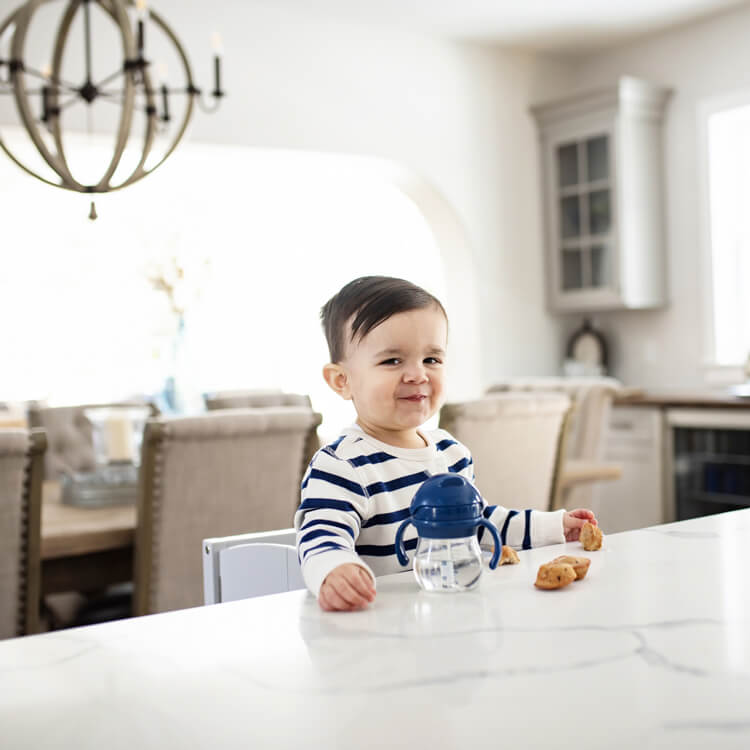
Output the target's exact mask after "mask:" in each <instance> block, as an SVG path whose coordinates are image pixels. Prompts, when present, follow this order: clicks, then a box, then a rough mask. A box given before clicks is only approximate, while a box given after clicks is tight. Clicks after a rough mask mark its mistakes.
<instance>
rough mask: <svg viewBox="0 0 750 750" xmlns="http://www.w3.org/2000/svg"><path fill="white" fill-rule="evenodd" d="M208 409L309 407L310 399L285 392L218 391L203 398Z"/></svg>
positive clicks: (306, 396) (301, 394) (300, 394)
mask: <svg viewBox="0 0 750 750" xmlns="http://www.w3.org/2000/svg"><path fill="white" fill-rule="evenodd" d="M203 400H204V401H205V403H206V409H208V410H209V411H213V410H215V409H252V408H258V407H266V406H308V407H310V408H312V404H311V402H310V397H309V396H308V395H306V394H304V393H284V392H283V391H272V390H271V391H261V390H257V391H252V390H250V391H216V392H215V393H207V394H205V395H204V396H203Z"/></svg>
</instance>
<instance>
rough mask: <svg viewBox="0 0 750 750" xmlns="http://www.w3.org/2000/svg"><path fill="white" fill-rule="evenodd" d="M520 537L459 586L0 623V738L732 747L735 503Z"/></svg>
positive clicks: (737, 585)
mask: <svg viewBox="0 0 750 750" xmlns="http://www.w3.org/2000/svg"><path fill="white" fill-rule="evenodd" d="M563 549H567V550H569V551H570V552H571V553H574V554H575V553H579V554H580V553H583V552H582V549H581V546H580V545H579V544H577V543H576V544H572V543H571V544H567V545H559V546H555V547H544V548H540V549H536V550H530V551H528V552H521V553H520V557H521V563H520V565H516V566H505V567H502V568H498V569H497V570H496V571H486V573H485V575H483V577H482V581H481V584H480V587H479V589H478V590H477V591H474V592H470V593H464V594H442V595H441V594H431V595H430V594H426V593H423V592H421V591H420V590H419V589H418V588H417V585H416V583H415V581H414V579H413V577H412V574H411V573H404V574H400V575H396V576H388V577H384V578H381V579H379V582H378V597H377V600H376V602H375V603H374V604H373V605H372V606H371V607H370V608H369V609H368V610H367V611H364V612H360V613H349V614H328V613H323V612H321V611H319V609H318V607H317V604H316V602H315V601H314V600H313V599H312V598H311V597H310V596H308V595H307V594H306V593H305V592H291V593H288V594H280V595H277V596H271V597H264V598H261V599H253V600H247V601H241V602H233V603H230V604H220V605H215V606H212V607H199V608H196V609H191V610H183V611H180V612H173V613H168V614H163V615H155V616H152V617H143V618H137V619H132V620H123V621H120V622H114V623H107V624H104V625H96V626H92V627H87V628H79V629H76V630H67V631H58V632H55V633H48V634H45V635H40V636H33V637H27V638H20V639H15V640H10V641H3V642H0V747H2V748H3V750H15V749H16V748H97V750H100V749H103V750H106V749H107V748H135V749H136V750H145V749H146V748H160V749H162V748H170V749H171V748H180V750H184V749H185V748H235V747H236V748H240V747H242V748H387V749H389V750H390V748H401V747H409V748H415V747H420V746H423V747H425V748H430V749H432V748H461V749H462V750H466V749H467V748H471V747H492V748H496V747H497V748H503V749H505V748H507V749H508V750H510V749H511V748H512V749H513V750H523V749H525V748H546V749H550V748H596V749H597V750H598V749H600V748H637V749H638V750H646V749H650V748H701V749H703V748H708V747H710V748H743V749H746V748H749V747H750V510H744V511H737V512H734V513H727V514H723V515H720V516H712V517H707V518H702V519H695V520H692V521H684V522H682V523H676V524H670V525H667V526H660V527H654V528H650V529H644V530H640V531H631V532H625V533H622V534H614V535H611V536H608V537H606V538H605V545H604V548H603V549H602V550H601V551H600V552H591V553H583V554H587V555H588V556H589V557H590V558H591V560H592V562H591V568H590V570H589V573H588V576H587V578H586V579H585V580H583V581H580V582H575V583H573V584H571V585H570V586H568V587H567V588H565V589H562V590H560V591H539V590H537V589H536V588H534V586H533V581H534V578H535V575H536V569H537V566H538V565H539V564H540V563H542V562H546V561H548V560H550V559H551V558H553V557H555V556H556V555H558V554H560V553H561V552H562V551H563Z"/></svg>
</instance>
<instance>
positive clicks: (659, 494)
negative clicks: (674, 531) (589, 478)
mask: <svg viewBox="0 0 750 750" xmlns="http://www.w3.org/2000/svg"><path fill="white" fill-rule="evenodd" d="M664 434H665V429H664V412H663V410H662V409H661V408H660V407H658V406H653V407H651V406H614V407H613V408H612V411H611V414H610V419H609V425H608V427H607V433H606V438H605V440H606V444H605V445H606V447H605V450H604V459H605V460H606V461H607V462H612V463H617V464H619V465H620V466H621V467H622V477H621V478H620V479H617V480H614V481H611V482H600V483H599V484H597V486H596V489H595V491H594V494H593V498H592V502H591V509H592V510H593V511H594V513H596V516H597V518H598V520H599V523H600V525H601V527H602V529H603V531H604V533H605V534H607V533H610V534H612V533H615V532H617V531H628V530H630V529H640V528H643V527H645V526H654V525H656V524H660V523H665V522H666V521H667V520H672V519H671V518H669V519H668V518H667V516H666V505H665V495H664V485H665V475H664V465H665V463H664Z"/></svg>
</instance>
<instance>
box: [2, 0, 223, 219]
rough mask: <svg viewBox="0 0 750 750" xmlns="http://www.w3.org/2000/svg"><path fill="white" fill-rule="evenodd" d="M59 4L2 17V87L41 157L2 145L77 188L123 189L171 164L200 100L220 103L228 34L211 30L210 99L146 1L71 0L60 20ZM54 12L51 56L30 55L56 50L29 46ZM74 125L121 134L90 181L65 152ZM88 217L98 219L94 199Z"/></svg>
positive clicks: (38, 172)
mask: <svg viewBox="0 0 750 750" xmlns="http://www.w3.org/2000/svg"><path fill="white" fill-rule="evenodd" d="M48 4H49V5H48ZM55 4H56V0H29V1H28V2H26V3H25V4H24V5H21V6H20V7H19V8H17V9H16V10H15V11H14V12H13V13H11V15H10V16H9V17H8V18H6V19H5V20H4V21H3V22H2V23H0V94H8V95H12V96H13V97H14V99H15V105H16V110H17V113H18V117H19V119H20V122H21V124H22V125H23V127H24V128H25V130H26V132H27V133H28V136H29V138H30V140H31V143H32V144H33V146H34V147H35V150H36V152H38V153H37V154H35V155H34V161H35V162H36V163H37V165H36V166H33V165H31V164H30V160H29V158H28V154H27V155H26V158H24V159H22V157H21V156H20V155H19V151H18V150H16V153H14V152H13V151H12V150H11V148H10V146H9V144H8V143H7V142H6V140H4V139H3V137H2V133H1V132H0V148H2V149H3V150H4V151H5V153H6V154H7V155H8V156H9V157H10V158H11V159H12V160H13V161H14V162H15V163H16V164H17V165H18V166H19V167H21V169H23V170H25V171H26V172H28V173H29V174H30V175H32V176H34V177H36V178H37V179H39V180H41V181H42V182H45V183H47V184H48V185H52V186H55V187H60V188H64V189H66V190H73V191H77V192H80V193H107V192H110V191H113V190H119V189H120V188H123V187H127V186H128V185H132V184H133V183H134V182H137V181H138V180H140V179H142V178H143V177H145V176H146V175H148V174H151V172H153V171H154V170H155V169H156V168H157V167H159V166H160V165H161V164H163V163H164V161H165V160H166V159H167V158H168V157H169V155H170V154H171V153H172V152H173V151H174V149H175V148H176V146H177V144H178V143H179V141H180V139H181V138H182V137H183V135H184V133H185V130H186V128H187V126H188V123H189V121H190V118H191V115H192V113H193V108H194V103H197V104H198V106H200V107H201V108H202V109H204V110H205V111H209V112H211V111H215V110H216V108H217V107H218V105H219V103H220V100H221V97H223V96H224V93H225V92H224V91H223V90H222V88H221V41H220V39H219V38H218V34H214V35H213V37H214V38H213V45H214V61H213V62H214V87H213V90H212V91H211V93H210V98H209V101H208V103H206V102H205V101H204V98H203V94H202V92H201V90H200V89H199V88H198V87H197V86H196V85H195V83H194V81H193V73H192V70H191V68H190V63H189V61H188V58H187V55H186V54H185V50H184V49H183V47H182V45H181V44H180V42H179V40H178V39H177V37H176V36H175V34H174V32H173V31H172V30H171V29H170V27H169V26H168V25H167V24H166V22H165V21H164V20H163V19H162V18H161V17H160V16H159V15H158V14H157V13H155V12H154V11H153V10H152V9H150V8H148V7H147V6H146V2H145V0H65V7H64V8H63V10H62V12H61V13H58V16H57V18H56V19H55V18H54V17H53V15H52V11H53V8H52V6H53V5H55ZM55 20H56V21H57V25H56V32H55V34H54V38H53V44H52V52H51V55H50V56H49V58H48V59H49V62H48V63H46V64H44V65H35V64H33V63H32V60H34V59H38V58H39V57H42V56H43V55H49V53H42V52H40V50H39V47H40V42H39V40H38V37H39V35H37V38H35V39H34V42H35V43H36V46H33V47H32V46H31V45H30V44H28V42H29V41H30V39H31V37H32V36H34V34H33V33H32V32H34V31H37V30H38V29H47V30H49V28H50V27H53V28H54V26H55V23H54V21H55ZM95 41H96V42H97V45H96V47H95V45H94V42H95ZM147 42H148V44H149V51H151V47H152V46H153V49H154V54H153V55H151V56H147V53H146V47H147ZM152 43H153V44H152ZM27 47H31V49H30V50H29V49H27ZM156 55H163V57H164V59H165V60H166V59H169V60H170V63H171V65H172V70H170V71H169V72H170V73H171V72H172V71H173V70H176V71H177V73H176V75H177V80H178V82H179V83H178V85H170V84H168V82H167V77H168V68H167V63H166V62H163V61H160V60H159V58H158V57H156ZM169 77H170V78H171V76H169ZM100 105H101V106H100ZM95 110H96V112H97V114H96V116H95V114H94V112H95ZM102 110H104V111H102ZM76 127H78V129H79V130H81V131H87V132H89V133H92V132H96V133H107V134H110V135H113V136H114V138H113V139H112V145H111V146H110V147H109V148H111V154H108V155H106V156H105V157H104V158H103V162H104V163H103V164H101V165H100V166H99V167H98V168H97V170H100V171H95V172H90V173H89V175H88V178H87V179H83V178H82V177H81V176H80V175H79V174H77V173H76V170H75V168H74V164H73V159H72V156H73V154H72V153H71V154H66V150H65V149H66V141H68V140H69V138H68V134H69V133H72V132H74V131H75V129H76ZM32 151H33V149H32ZM39 157H41V160H40V159H39ZM90 218H96V209H95V207H94V204H93V203H92V204H91V214H90Z"/></svg>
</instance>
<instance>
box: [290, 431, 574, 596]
mask: <svg viewBox="0 0 750 750" xmlns="http://www.w3.org/2000/svg"><path fill="white" fill-rule="evenodd" d="M420 435H422V437H423V438H424V439H425V441H426V442H427V445H426V446H425V447H424V448H398V447H396V446H393V445H388V444H387V443H383V442H381V441H379V440H376V439H375V438H373V437H370V436H369V435H367V434H366V433H365V432H364V431H363V430H362V429H361V428H360V427H358V426H357V425H354V426H352V427H349V428H347V429H346V430H344V432H343V433H342V434H341V435H340V436H339V437H338V438H337V439H336V440H335V441H334V442H333V443H331V444H330V445H327V446H325V447H324V448H321V449H320V450H319V451H318V452H317V453H316V454H315V456H313V459H312V461H311V462H310V465H309V467H308V469H307V472H306V473H305V476H304V479H303V481H302V502H301V504H300V506H299V509H298V510H297V513H296V515H295V518H294V526H295V528H296V530H297V553H298V555H299V558H300V562H301V564H302V575H303V577H304V579H305V583H306V584H307V587H308V588H309V589H310V591H311V592H312V593H313V594H315V596H317V595H318V591H319V590H320V586H321V584H322V583H323V581H324V580H325V578H326V576H327V575H328V574H329V573H330V572H331V571H332V570H333V569H334V568H336V567H338V566H339V565H343V564H344V563H357V564H359V565H361V566H363V567H364V568H366V569H367V570H368V571H369V572H370V573H371V574H372V575H373V578H374V577H375V576H379V575H385V574H387V573H398V572H401V571H403V570H407V569H408V568H404V567H402V566H401V564H400V563H399V562H398V559H397V557H396V549H395V540H396V530H397V529H398V526H399V524H400V523H401V522H402V521H403V520H404V519H405V518H408V517H409V515H410V512H409V505H410V503H411V501H412V498H413V497H414V493H415V492H416V491H417V490H418V489H419V487H420V485H421V484H422V483H423V482H424V481H425V480H426V479H427V478H428V477H430V476H432V475H433V474H440V473H444V472H455V473H457V474H461V475H462V476H464V477H466V478H467V479H469V480H471V481H472V482H473V481H474V464H473V461H472V458H471V453H470V452H469V450H468V449H467V448H466V446H464V445H462V444H461V443H459V442H458V441H457V440H455V438H453V437H452V436H451V435H450V434H449V433H448V432H446V431H445V430H434V431H431V432H423V431H421V432H420ZM563 513H564V511H554V512H552V513H545V512H541V511H531V510H524V511H516V510H506V509H505V508H502V507H500V506H495V505H486V504H485V507H484V510H483V515H484V517H485V518H488V519H489V520H490V521H491V522H493V523H494V524H495V526H496V527H497V529H498V531H499V533H500V538H501V540H502V543H503V544H509V545H511V546H512V547H515V548H517V549H529V548H531V547H532V546H534V547H538V546H541V545H544V544H556V543H558V542H564V541H565V536H564V533H563V522H562V516H563ZM488 539H489V535H487V536H485V539H484V541H487V540H488ZM489 543H490V544H491V543H492V540H491V539H489ZM416 546H417V532H416V529H415V528H414V526H412V525H409V526H407V527H406V529H405V530H404V547H405V548H406V550H407V551H411V552H413V550H414V549H416ZM410 557H413V555H412V554H410Z"/></svg>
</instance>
